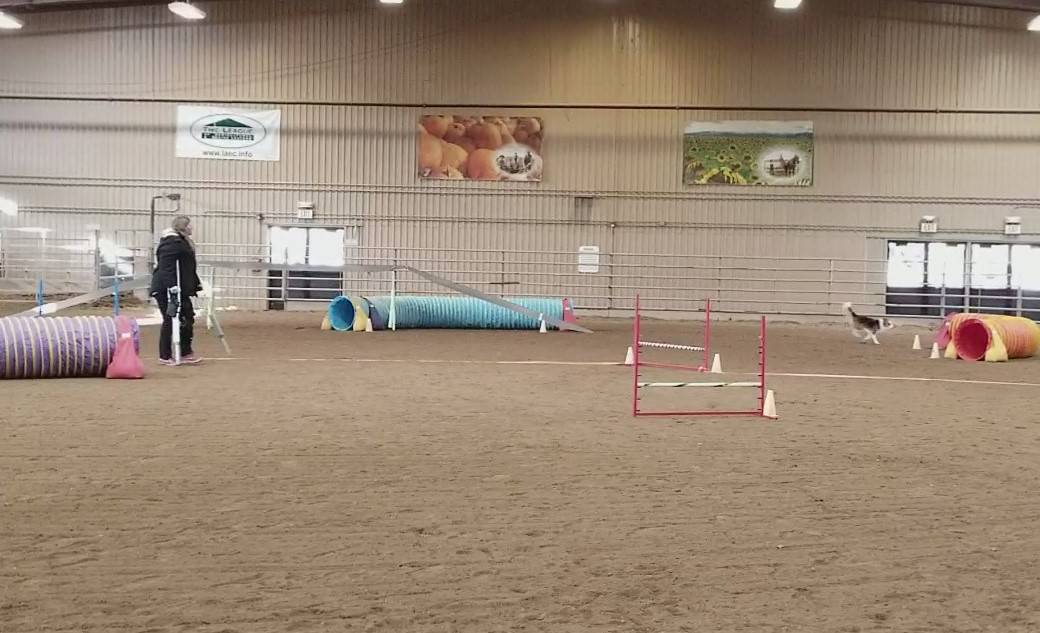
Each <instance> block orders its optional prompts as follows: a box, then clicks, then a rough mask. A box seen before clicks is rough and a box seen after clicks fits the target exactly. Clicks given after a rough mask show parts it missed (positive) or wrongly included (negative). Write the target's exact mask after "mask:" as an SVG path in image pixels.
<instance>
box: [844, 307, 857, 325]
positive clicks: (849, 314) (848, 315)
mask: <svg viewBox="0 0 1040 633" xmlns="http://www.w3.org/2000/svg"><path fill="white" fill-rule="evenodd" d="M841 311H842V312H844V313H845V321H847V322H848V324H849V325H852V324H853V323H854V322H855V320H856V311H855V310H853V309H852V302H851V301H846V302H845V303H843V304H841Z"/></svg>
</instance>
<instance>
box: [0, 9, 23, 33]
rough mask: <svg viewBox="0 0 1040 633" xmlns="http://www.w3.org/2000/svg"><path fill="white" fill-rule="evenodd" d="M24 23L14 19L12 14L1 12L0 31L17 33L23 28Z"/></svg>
mask: <svg viewBox="0 0 1040 633" xmlns="http://www.w3.org/2000/svg"><path fill="white" fill-rule="evenodd" d="M22 26H23V23H22V21H21V20H19V19H18V18H16V17H14V16H13V15H11V14H10V13H4V12H3V11H0V29H7V30H8V31H16V30H18V29H20V28H22Z"/></svg>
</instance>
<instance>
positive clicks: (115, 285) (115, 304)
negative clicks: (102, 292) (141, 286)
mask: <svg viewBox="0 0 1040 633" xmlns="http://www.w3.org/2000/svg"><path fill="white" fill-rule="evenodd" d="M112 316H119V263H118V262H117V263H116V274H115V278H114V279H113V280H112Z"/></svg>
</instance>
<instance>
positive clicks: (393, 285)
mask: <svg viewBox="0 0 1040 633" xmlns="http://www.w3.org/2000/svg"><path fill="white" fill-rule="evenodd" d="M397 257H398V249H396V248H395V249H394V269H393V270H392V271H390V316H389V317H387V323H386V326H387V327H388V328H390V331H391V332H396V331H397V266H398V261H397Z"/></svg>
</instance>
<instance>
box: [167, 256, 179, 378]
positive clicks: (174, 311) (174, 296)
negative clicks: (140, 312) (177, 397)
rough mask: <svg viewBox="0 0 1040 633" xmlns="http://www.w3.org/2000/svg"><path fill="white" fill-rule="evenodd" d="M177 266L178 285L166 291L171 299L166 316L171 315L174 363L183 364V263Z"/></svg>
mask: <svg viewBox="0 0 1040 633" xmlns="http://www.w3.org/2000/svg"><path fill="white" fill-rule="evenodd" d="M175 266H176V268H177V285H176V286H174V287H173V288H170V289H169V290H167V291H166V296H167V297H168V299H169V305H168V306H167V308H166V316H168V317H170V320H171V321H172V324H171V328H172V330H173V331H172V333H171V334H172V336H171V340H172V342H173V364H174V365H180V364H181V263H180V262H177V263H176V264H175Z"/></svg>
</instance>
